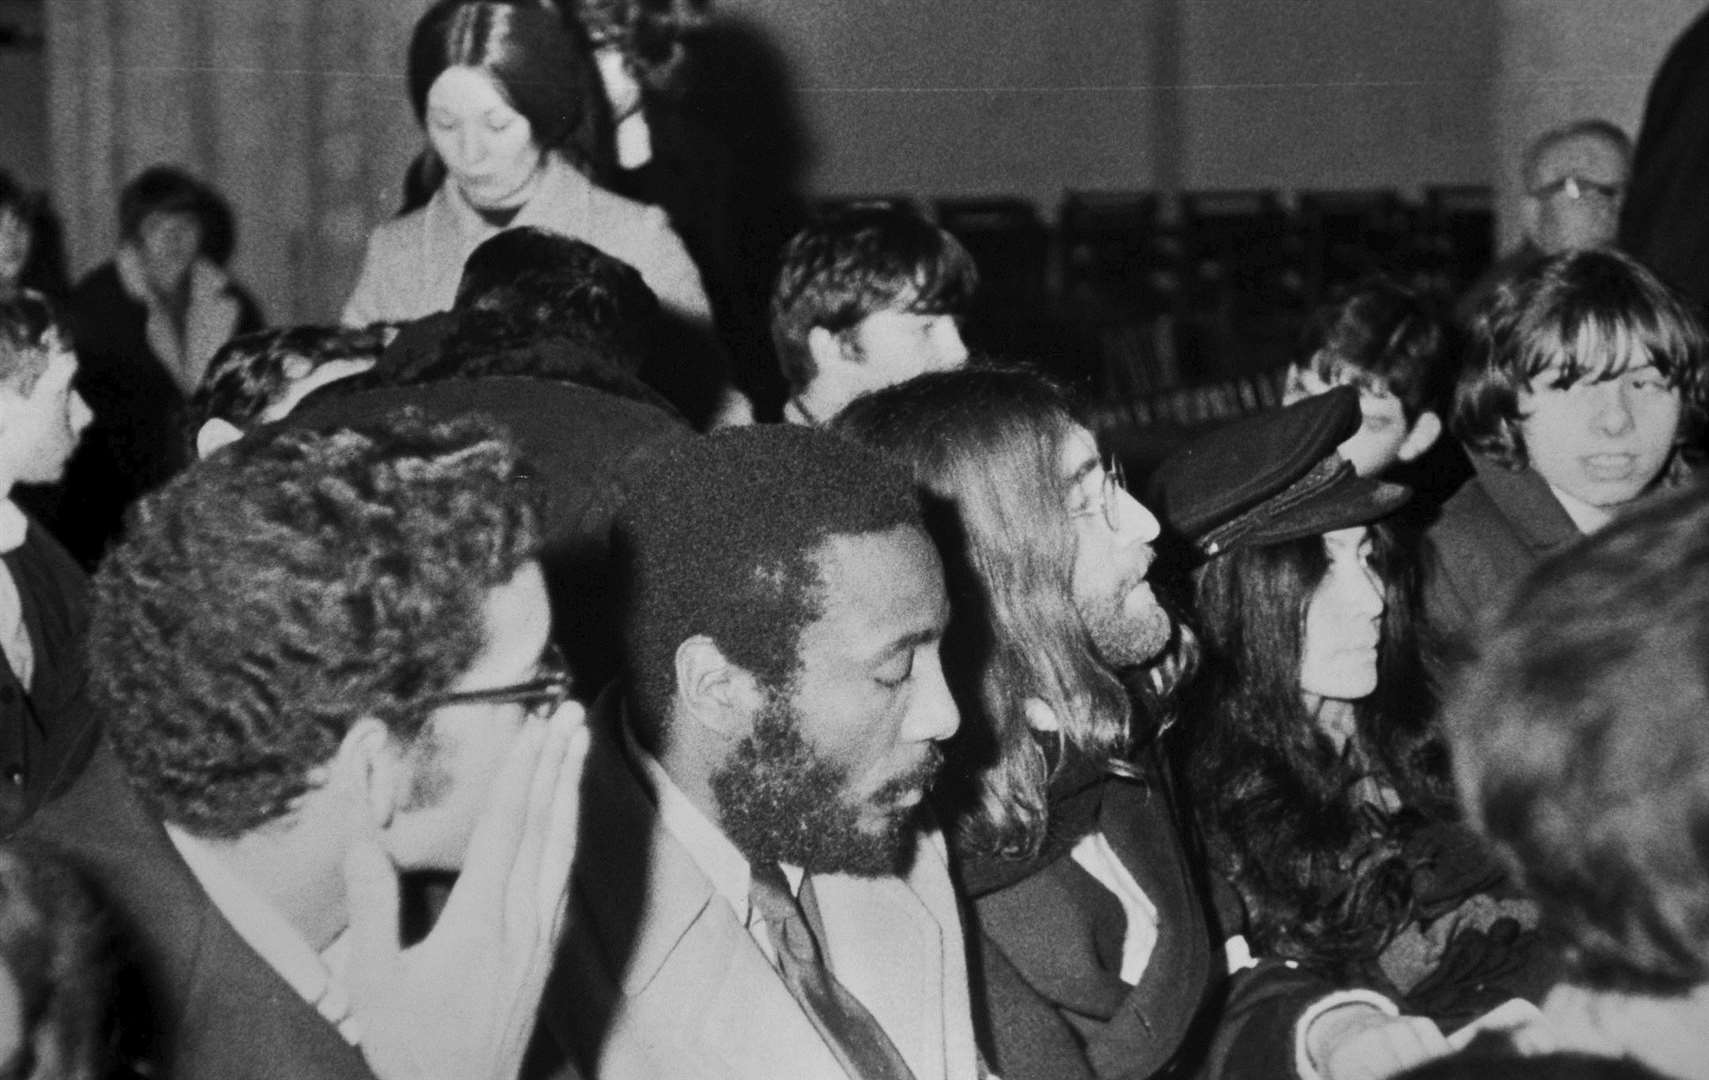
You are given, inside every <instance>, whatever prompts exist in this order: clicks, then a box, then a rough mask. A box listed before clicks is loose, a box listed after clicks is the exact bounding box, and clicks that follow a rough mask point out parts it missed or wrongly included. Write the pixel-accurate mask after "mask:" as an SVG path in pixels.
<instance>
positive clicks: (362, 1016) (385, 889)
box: [344, 702, 588, 1080]
mask: <svg viewBox="0 0 1709 1080" xmlns="http://www.w3.org/2000/svg"><path fill="white" fill-rule="evenodd" d="M584 719H585V716H584V713H583V710H582V708H581V707H580V706H579V705H576V704H575V703H573V702H571V703H566V704H565V705H564V706H563V707H562V708H560V709H559V710H558V712H557V713H556V714H555V715H554V716H553V717H552V718H551V720H549V721H546V722H540V721H534V722H531V723H528V724H526V725H524V727H523V730H522V732H521V733H520V734H519V735H518V736H517V738H516V743H515V745H514V746H512V747H511V751H510V754H509V756H508V757H507V758H506V759H505V762H504V765H503V767H502V769H501V770H500V772H499V774H498V776H497V777H496V778H495V780H494V782H493V787H492V795H491V799H490V801H489V803H488V805H487V808H486V810H485V811H484V812H483V813H482V815H481V817H480V819H479V820H478V821H477V822H476V824H475V827H474V830H473V831H472V832H471V834H470V836H469V848H468V854H467V856H466V857H465V858H464V861H463V869H462V873H461V875H460V876H459V877H458V879H457V884H456V885H455V886H454V887H453V888H452V890H451V895H450V898H449V899H448V900H447V901H446V903H445V908H444V910H443V911H442V912H441V913H440V916H439V921H438V922H437V923H436V924H435V925H434V928H433V932H432V933H430V934H429V935H428V936H427V937H426V939H424V940H423V941H422V942H421V943H420V944H418V945H415V946H413V947H412V948H410V949H407V950H405V949H401V948H400V947H399V944H398V878H397V870H396V868H395V867H394V866H393V865H392V862H391V860H390V859H389V858H388V857H387V855H386V854H385V852H384V851H383V850H381V848H380V847H379V846H378V844H376V843H366V844H363V845H359V846H358V847H356V848H353V849H352V851H351V852H350V854H349V856H348V857H347V858H346V860H345V866H344V870H345V878H346V888H347V890H348V893H349V897H350V907H351V919H350V930H349V934H350V963H349V977H348V979H347V982H348V989H349V992H350V999H351V1003H352V1009H353V1013H354V1016H355V1019H356V1021H357V1023H358V1024H359V1025H360V1028H361V1047H362V1055H363V1057H364V1058H366V1059H367V1062H368V1067H369V1068H370V1069H372V1070H373V1071H374V1074H375V1075H376V1076H377V1077H379V1078H380V1080H441V1078H443V1080H511V1078H512V1077H514V1076H515V1075H516V1074H517V1072H518V1071H520V1069H521V1066H522V1058H523V1055H524V1053H526V1051H527V1049H528V1040H529V1036H530V1035H531V1034H532V1032H533V1029H534V1016H535V1010H536V1009H537V1007H538V1006H539V1003H540V994H541V992H542V990H543V989H544V987H545V983H546V977H547V975H548V974H549V972H550V971H551V966H552V958H553V954H554V952H555V948H556V945H557V941H558V937H559V935H560V933H561V932H562V929H563V921H564V911H565V908H566V906H567V904H568V898H569V879H570V863H571V861H572V860H573V859H574V857H575V849H576V819H577V813H578V810H579V804H578V800H579V797H580V792H579V788H580V786H581V784H580V781H581V773H582V764H583V762H584V761H585V759H586V756H587V739H588V736H587V728H586V725H585V724H584V722H583V721H584Z"/></svg>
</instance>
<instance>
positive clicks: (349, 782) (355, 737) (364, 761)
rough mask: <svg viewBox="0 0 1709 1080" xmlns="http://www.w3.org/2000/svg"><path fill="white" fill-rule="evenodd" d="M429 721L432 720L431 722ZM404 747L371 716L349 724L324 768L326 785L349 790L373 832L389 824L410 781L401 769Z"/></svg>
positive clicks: (404, 770) (382, 724)
mask: <svg viewBox="0 0 1709 1080" xmlns="http://www.w3.org/2000/svg"><path fill="white" fill-rule="evenodd" d="M430 722H431V721H430ZM403 756H404V748H403V747H402V746H401V745H400V744H399V743H398V740H396V739H394V738H393V737H392V732H391V729H390V728H388V727H386V725H385V724H384V723H382V722H381V721H379V720H377V719H375V718H374V717H372V716H364V717H363V718H362V719H360V720H358V721H356V722H355V723H354V724H351V725H350V730H349V731H346V732H345V733H344V738H343V739H341V740H339V743H338V752H337V753H335V754H333V756H332V760H331V761H330V762H329V763H328V764H327V765H326V766H324V768H326V769H327V777H326V782H327V783H329V784H337V785H340V786H341V787H343V788H344V789H345V790H347V791H349V792H350V793H351V794H352V795H353V796H354V800H355V802H356V804H357V805H359V806H360V807H361V808H362V810H363V812H364V813H365V814H366V815H367V818H368V823H369V825H371V826H372V827H373V828H374V829H375V830H384V829H385V828H386V827H387V826H389V825H390V824H391V823H392V816H393V814H394V813H395V812H396V810H397V806H398V802H399V799H398V796H399V795H400V794H401V793H402V791H403V788H404V785H406V784H407V783H408V782H409V778H408V776H407V775H406V773H407V770H406V769H405V767H404V760H403Z"/></svg>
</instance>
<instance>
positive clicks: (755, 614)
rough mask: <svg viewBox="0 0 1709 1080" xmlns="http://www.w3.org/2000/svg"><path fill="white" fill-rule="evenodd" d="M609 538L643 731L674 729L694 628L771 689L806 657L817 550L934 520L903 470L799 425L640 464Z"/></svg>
mask: <svg viewBox="0 0 1709 1080" xmlns="http://www.w3.org/2000/svg"><path fill="white" fill-rule="evenodd" d="M630 489H631V490H632V491H633V492H634V494H633V495H632V496H631V497H630V499H629V501H628V502H627V503H626V504H625V505H624V506H623V508H622V509H621V510H619V512H618V515H617V524H616V526H615V530H614V533H613V542H614V546H615V550H616V555H617V565H618V567H619V571H618V573H619V578H620V581H621V585H622V588H623V590H624V594H625V596H624V600H625V602H624V604H623V611H624V625H623V634H624V645H625V647H626V649H627V652H628V669H629V675H630V680H631V688H632V692H633V703H634V705H635V713H634V714H633V719H634V720H635V721H636V732H637V734H638V735H640V736H641V737H642V739H643V741H645V742H649V745H650V746H652V747H653V748H654V749H659V748H660V746H661V741H660V740H662V739H664V738H666V737H668V725H669V718H670V702H671V698H672V697H673V695H674V694H675V692H676V650H677V646H679V645H681V644H682V642H683V641H685V640H687V639H688V638H690V637H693V636H695V635H697V634H704V635H706V636H707V637H709V638H711V639H712V641H713V642H714V643H716V644H717V646H718V648H719V649H720V650H722V652H723V653H724V655H725V657H727V658H728V659H729V660H730V661H731V662H733V663H735V664H738V665H740V666H741V667H742V668H744V669H746V670H747V671H748V672H750V673H752V674H753V675H754V676H755V678H756V679H758V680H759V682H760V683H761V684H762V685H763V686H765V687H766V688H768V689H773V690H780V691H781V690H783V689H785V688H787V687H788V686H789V685H790V683H791V682H792V680H793V679H794V676H795V674H796V672H797V670H798V669H799V665H800V657H799V655H798V651H797V646H798V644H799V641H800V637H801V631H802V629H803V628H805V627H806V626H808V625H809V624H810V623H812V622H813V621H814V620H815V619H817V618H818V617H819V615H820V614H821V608H820V603H821V599H820V593H821V591H822V589H823V583H822V581H821V579H820V571H819V563H818V555H819V551H820V549H821V547H822V546H823V545H824V543H825V542H826V541H827V540H828V539H830V538H831V537H833V536H858V535H863V534H866V533H874V532H882V531H885V530H888V529H892V528H896V527H899V526H911V527H914V528H918V529H920V530H921V531H922V532H924V531H925V524H924V522H923V520H922V518H921V514H920V504H919V499H918V498H917V497H916V496H915V494H914V485H913V484H912V483H911V482H910V480H909V478H908V476H907V474H906V473H904V472H903V471H902V470H901V469H900V468H898V467H897V466H895V465H893V464H891V463H890V462H889V461H887V460H885V459H884V458H883V457H882V456H880V455H879V454H878V453H877V452H875V451H872V450H868V449H867V448H866V447H864V446H859V445H856V444H855V443H852V442H850V441H848V440H847V439H844V438H841V437H839V436H835V435H831V434H828V433H826V432H822V431H816V430H811V429H807V428H800V427H795V426H793V425H764V426H759V427H742V428H731V429H726V430H722V431H719V432H716V433H714V434H712V435H709V436H707V437H705V438H701V439H693V440H687V441H685V442H683V443H681V444H679V445H677V446H676V447H674V448H673V449H671V450H669V451H667V452H665V453H663V454H661V455H660V456H659V457H658V458H657V459H655V461H654V462H652V463H651V464H650V465H649V466H648V467H647V468H646V469H644V470H642V471H641V472H638V473H637V474H636V475H635V476H634V477H633V482H632V483H631V485H630Z"/></svg>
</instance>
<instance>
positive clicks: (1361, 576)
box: [1300, 525, 1387, 711]
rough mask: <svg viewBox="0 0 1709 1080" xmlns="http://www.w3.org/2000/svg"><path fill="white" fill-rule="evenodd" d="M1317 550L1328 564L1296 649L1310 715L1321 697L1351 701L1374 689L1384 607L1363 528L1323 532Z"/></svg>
mask: <svg viewBox="0 0 1709 1080" xmlns="http://www.w3.org/2000/svg"><path fill="white" fill-rule="evenodd" d="M1323 547H1324V552H1325V553H1326V554H1327V555H1328V557H1329V565H1328V567H1327V568H1326V569H1325V570H1324V573H1323V580H1322V581H1320V582H1318V585H1317V589H1316V590H1315V591H1314V592H1313V593H1312V596H1311V600H1310V601H1309V603H1308V604H1307V606H1306V615H1305V640H1304V641H1303V642H1302V643H1301V645H1300V690H1301V692H1303V693H1304V694H1305V695H1306V701H1307V706H1308V707H1309V708H1313V709H1314V711H1315V704H1316V703H1318V702H1321V701H1322V700H1324V699H1329V700H1334V701H1357V700H1359V699H1360V698H1363V697H1368V696H1370V694H1371V693H1372V691H1374V690H1376V688H1377V648H1378V646H1379V645H1381V644H1382V638H1383V609H1384V608H1385V607H1386V606H1387V604H1386V602H1385V601H1384V599H1383V583H1382V579H1381V578H1380V577H1379V576H1378V575H1377V571H1376V568H1375V567H1374V566H1373V565H1372V563H1371V536H1370V530H1369V529H1367V528H1366V527H1365V526H1363V525H1356V526H1354V527H1353V528H1351V529H1337V530H1335V531H1334V532H1331V533H1325V534H1324V536H1323Z"/></svg>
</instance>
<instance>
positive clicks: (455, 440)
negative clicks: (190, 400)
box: [88, 412, 537, 838]
mask: <svg viewBox="0 0 1709 1080" xmlns="http://www.w3.org/2000/svg"><path fill="white" fill-rule="evenodd" d="M515 470H516V451H515V449H514V448H513V447H512V445H511V444H510V442H509V440H508V439H507V438H506V437H505V436H504V435H503V433H502V432H501V431H500V430H499V429H497V428H495V427H494V426H492V424H491V422H490V421H486V420H484V419H480V418H469V419H465V420H462V421H459V422H455V423H429V422H427V421H426V420H424V419H423V418H422V417H421V415H420V414H419V413H414V412H400V413H398V414H396V415H394V416H391V417H388V418H386V419H384V420H381V421H377V422H375V423H372V424H364V425H360V426H357V427H352V428H340V429H333V430H328V431H303V430H292V429H290V428H288V427H284V428H280V427H275V428H266V429H263V430H261V431H259V432H256V433H254V434H252V435H250V436H249V437H248V438H245V439H242V440H240V441H238V442H236V443H233V444H232V445H230V446H228V447H225V448H224V449H222V450H220V451H219V452H218V453H215V454H213V455H212V456H210V457H208V458H206V459H204V460H203V461H201V462H199V463H198V464H196V465H194V466H192V467H191V468H190V469H188V470H186V471H185V472H184V473H183V474H181V475H180V476H179V477H178V478H176V479H175V480H173V481H172V482H171V483H170V484H168V485H167V486H166V487H165V488H163V489H162V490H160V491H158V492H156V493H154V494H152V495H149V496H146V497H144V498H143V500H142V501H141V502H140V503H139V504H138V505H137V507H136V508H135V510H134V511H133V512H132V514H131V515H130V517H129V520H128V528H127V531H126V535H125V538H124V540H123V541H122V542H121V543H120V544H119V546H118V547H117V548H115V549H114V550H113V551H112V552H111V553H110V554H109V555H108V556H107V558H106V560H105V561H104V562H103V563H102V564H101V568H100V570H99V572H98V573H97V574H96V576H95V581H94V602H93V611H92V615H91V620H90V628H89V643H88V650H89V657H90V671H91V676H90V680H89V692H90V699H91V702H92V704H93V706H94V707H95V708H96V709H97V710H98V711H99V712H101V714H102V715H103V716H104V717H105V718H106V722H107V731H108V733H109V735H110V737H111V739H112V743H113V747H114V749H115V750H116V751H117V753H118V756H119V758H120V760H121V761H122V762H123V763H124V767H125V771H126V773H127V774H128V775H129V777H130V780H131V784H132V786H134V787H135V788H136V789H137V791H138V792H139V793H140V794H141V795H142V796H143V797H144V798H145V799H147V800H148V801H149V802H150V803H151V804H153V805H154V806H155V807H156V808H157V809H158V810H159V812H160V813H161V815H162V816H163V817H165V818H166V819H167V820H168V821H172V822H175V823H177V824H179V825H181V826H183V827H184V828H185V829H188V830H189V831H191V832H194V833H197V834H199V835H205V836H213V837H224V838H231V837H236V836H240V835H242V834H244V833H246V832H249V831H251V830H253V829H256V828H258V827H260V826H262V825H264V824H265V823H267V822H268V821H271V820H273V819H275V818H277V817H279V816H280V815H282V814H284V813H286V812H287V811H289V809H290V808H291V804H292V803H293V801H294V800H296V799H297V798H298V797H299V796H301V795H302V794H303V793H304V792H306V791H307V790H308V789H309V786H310V781H309V773H310V771H311V770H312V769H313V768H314V767H315V766H316V765H319V764H320V763H322V762H324V761H326V760H327V759H328V758H329V757H331V756H332V755H333V753H335V752H336V750H337V748H338V745H339V741H340V740H341V739H342V738H343V737H344V735H345V733H346V732H347V731H348V730H349V728H350V725H351V724H352V723H354V722H355V721H356V720H358V719H360V718H362V717H364V716H372V717H374V718H376V719H378V720H380V721H382V722H383V723H385V724H386V725H387V726H388V727H390V728H391V729H392V730H393V731H394V732H395V733H396V734H397V735H398V736H399V737H400V738H405V739H408V738H413V737H414V735H415V733H416V732H417V731H418V730H419V728H420V726H421V723H422V721H423V719H424V716H425V714H424V713H423V712H422V710H421V708H420V704H421V702H422V701H423V699H425V698H427V697H429V696H430V695H433V694H435V693H438V692H440V691H443V690H444V689H445V688H446V687H447V686H449V685H450V684H451V682H452V681H454V680H455V679H456V678H457V676H458V675H459V674H460V673H461V672H463V671H464V670H466V669H467V668H468V667H469V665H470V664H471V663H472V662H473V661H474V659H475V657H476V656H477V655H478V654H479V652H480V650H481V649H482V648H484V647H485V641H484V635H485V625H484V622H483V617H482V611H481V605H482V604H483V603H484V602H485V599H486V597H487V594H488V593H489V592H491V591H492V590H493V589H494V588H496V587H498V586H500V585H502V584H504V583H506V582H508V581H509V580H510V579H511V578H512V577H513V576H515V574H516V572H517V570H518V569H519V568H520V567H521V566H522V565H523V564H524V563H525V562H527V561H528V560H529V559H531V558H532V557H533V553H534V549H535V546H536V543H537V535H536V534H537V525H536V513H535V509H534V506H533V503H532V500H531V497H530V494H529V491H528V489H527V488H526V486H525V485H523V484H522V483H520V482H519V481H518V480H517V479H516V477H515Z"/></svg>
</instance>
